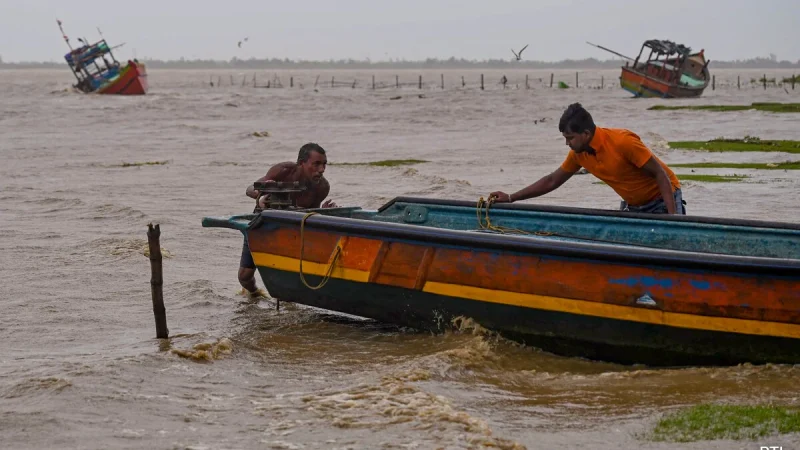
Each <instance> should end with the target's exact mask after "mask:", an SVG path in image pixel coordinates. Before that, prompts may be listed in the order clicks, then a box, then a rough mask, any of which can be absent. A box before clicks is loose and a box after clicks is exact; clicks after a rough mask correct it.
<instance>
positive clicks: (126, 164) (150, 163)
mask: <svg viewBox="0 0 800 450" xmlns="http://www.w3.org/2000/svg"><path fill="white" fill-rule="evenodd" d="M165 164H169V161H143V162H132V163H129V162H123V163H122V164H115V165H113V166H110V167H142V166H163V165H165Z"/></svg>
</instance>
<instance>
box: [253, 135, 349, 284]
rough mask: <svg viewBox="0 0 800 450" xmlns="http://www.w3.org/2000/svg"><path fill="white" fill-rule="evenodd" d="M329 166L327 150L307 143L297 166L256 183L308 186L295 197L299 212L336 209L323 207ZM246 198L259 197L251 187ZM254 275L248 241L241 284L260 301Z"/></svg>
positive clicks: (280, 168)
mask: <svg viewBox="0 0 800 450" xmlns="http://www.w3.org/2000/svg"><path fill="white" fill-rule="evenodd" d="M327 165H328V158H327V157H326V156H325V149H323V148H322V147H320V146H319V145H317V144H314V143H308V144H306V145H304V146H302V147H300V152H299V153H298V154H297V162H291V161H287V162H282V163H279V164H276V165H274V166H272V168H271V169H269V170H268V171H267V174H266V175H264V176H263V177H261V178H259V179H258V180H257V182H262V181H267V182H268V181H275V182H278V181H283V182H294V181H298V182H300V184H301V185H304V186H306V190H305V191H303V192H301V193H299V194H296V195H294V200H295V202H296V204H297V206H298V207H299V208H335V207H336V204H335V203H333V202H332V201H330V200H327V201H325V203H322V201H323V200H325V198H326V197H327V196H328V193H329V192H330V190H331V185H330V184H329V183H328V180H326V179H325V177H324V176H323V175H322V174H323V173H325V167H326V166H327ZM245 194H246V195H247V196H248V197H250V198H253V199H255V198H256V197H258V191H256V190H255V189H254V188H253V185H252V184H251V185H250V186H248V187H247V191H246V192H245ZM265 199H266V196H261V197H260V198H259V199H258V205H259V207H262V208H263V207H264V206H265V205H264V204H265ZM255 274H256V265H255V262H253V256H252V255H251V254H250V247H249V246H248V244H247V238H246V237H245V239H244V245H243V246H242V257H241V260H240V262H239V284H241V285H242V287H243V288H244V289H245V290H247V293H248V295H249V296H250V297H257V296H259V295H262V294H263V292H262V291H259V289H258V286H256V278H255Z"/></svg>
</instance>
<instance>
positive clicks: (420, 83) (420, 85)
mask: <svg viewBox="0 0 800 450" xmlns="http://www.w3.org/2000/svg"><path fill="white" fill-rule="evenodd" d="M419 88H420V89H422V75H420V76H419Z"/></svg>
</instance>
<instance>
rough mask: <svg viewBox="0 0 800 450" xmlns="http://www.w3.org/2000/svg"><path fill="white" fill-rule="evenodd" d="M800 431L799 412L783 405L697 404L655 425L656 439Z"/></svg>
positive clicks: (739, 436) (653, 436)
mask: <svg viewBox="0 0 800 450" xmlns="http://www.w3.org/2000/svg"><path fill="white" fill-rule="evenodd" d="M796 432H800V411H797V410H794V409H789V408H783V407H780V406H738V405H709V404H702V405H696V406H693V407H691V408H688V409H684V410H680V411H677V412H674V413H671V414H668V415H666V416H664V417H663V418H661V420H659V421H658V423H657V424H656V425H655V427H654V429H653V431H652V433H651V436H650V438H651V439H652V440H654V441H667V442H694V441H707V440H716V439H733V440H743V439H749V440H753V439H759V438H764V437H768V436H773V435H777V434H786V433H796Z"/></svg>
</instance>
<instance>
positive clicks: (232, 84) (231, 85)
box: [231, 75, 233, 86]
mask: <svg viewBox="0 0 800 450" xmlns="http://www.w3.org/2000/svg"><path fill="white" fill-rule="evenodd" d="M231 86H233V75H231Z"/></svg>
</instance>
